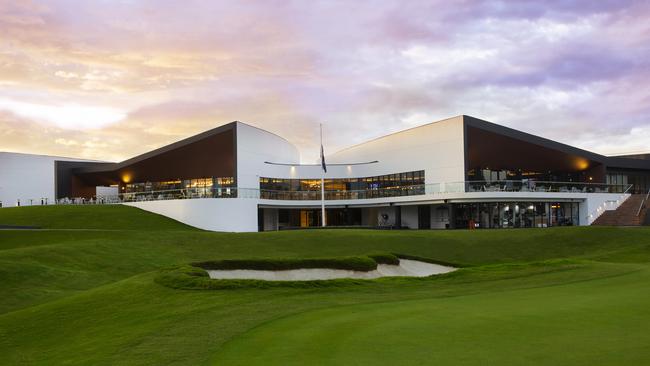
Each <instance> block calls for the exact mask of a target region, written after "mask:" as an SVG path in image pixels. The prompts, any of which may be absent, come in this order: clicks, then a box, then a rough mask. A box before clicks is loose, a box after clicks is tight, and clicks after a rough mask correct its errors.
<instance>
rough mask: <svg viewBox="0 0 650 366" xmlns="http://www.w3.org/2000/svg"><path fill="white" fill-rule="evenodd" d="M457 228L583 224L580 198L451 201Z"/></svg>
mask: <svg viewBox="0 0 650 366" xmlns="http://www.w3.org/2000/svg"><path fill="white" fill-rule="evenodd" d="M451 217H452V225H453V227H454V228H457V229H479V228H486V229H487V228H492V229H496V228H533V227H538V228H541V227H551V226H576V225H579V224H580V204H579V203H578V202H480V203H457V204H454V205H452V215H451Z"/></svg>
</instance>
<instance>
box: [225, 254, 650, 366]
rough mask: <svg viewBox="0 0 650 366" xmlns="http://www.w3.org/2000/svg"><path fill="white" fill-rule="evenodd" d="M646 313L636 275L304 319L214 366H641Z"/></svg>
mask: <svg viewBox="0 0 650 366" xmlns="http://www.w3.org/2000/svg"><path fill="white" fill-rule="evenodd" d="M637 267H638V266H637ZM648 309H650V268H648V267H642V270H639V271H633V272H629V273H627V274H624V275H620V276H614V277H608V278H600V279H594V280H588V281H581V282H575V283H569V284H566V285H555V286H548V287H539V288H533V289H522V290H514V291H512V290H511V291H503V292H500V291H496V292H490V293H482V294H477V295H466V296H457V297H447V298H436V299H424V300H413V301H399V302H384V303H378V304H365V305H353V306H342V307H336V308H330V309H325V310H316V311H309V312H305V313H301V314H298V315H295V316H289V317H286V318H282V319H279V320H276V321H272V322H270V323H266V324H264V325H261V326H259V327H257V328H254V329H253V330H251V331H249V332H247V333H245V334H244V335H242V336H240V337H238V338H235V339H234V340H232V341H230V342H228V343H226V345H225V346H224V348H223V349H222V350H221V351H220V352H218V353H217V355H216V358H215V359H214V364H218V365H316V364H318V365H342V364H347V365H350V364H354V365H423V364H441V365H486V364H494V365H524V364H536V365H560V364H570V365H621V364H630V365H633V364H644V363H646V362H647V355H648V354H649V352H650V332H647V331H644V329H650V317H649V316H648Z"/></svg>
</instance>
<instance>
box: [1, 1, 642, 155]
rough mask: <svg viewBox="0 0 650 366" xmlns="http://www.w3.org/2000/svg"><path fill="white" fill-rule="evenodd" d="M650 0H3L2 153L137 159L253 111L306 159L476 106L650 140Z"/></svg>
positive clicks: (526, 125)
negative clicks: (321, 131) (321, 149)
mask: <svg viewBox="0 0 650 366" xmlns="http://www.w3.org/2000/svg"><path fill="white" fill-rule="evenodd" d="M648 19H650V1H626V0H614V1H610V0H599V1H593V0H590V1H559V0H547V1H525V0H522V1H473V0H459V1H448V0H444V1H437V0H431V1H416V0H410V1H404V0H399V1H388V0H386V1H382V0H373V1H358V0H355V1H351V0H348V1H317V0H309V1H302V0H301V1H274V0H264V1H261V0H260V1H246V0H240V1H208V0H206V1H194V0H183V1H181V0H178V1H166V0H152V1H138V0H129V1H117V0H111V1H100V0H94V1H81V0H79V1H24V0H0V151H13V152H25V153H38V154H48V155H59V156H70V157H80V158H88V159H98V160H107V161H121V160H124V159H126V158H129V157H132V156H135V155H138V154H141V153H144V152H147V151H149V150H152V149H154V148H157V147H160V146H164V145H166V144H168V143H172V142H174V141H177V140H180V139H182V138H185V137H189V136H191V135H194V134H196V133H199V132H202V131H204V130H208V129H211V128H214V127H217V126H219V125H222V124H225V123H228V122H230V121H234V120H238V121H242V122H246V123H249V124H252V125H254V126H257V127H261V128H264V129H266V130H269V131H271V132H274V133H277V134H279V135H281V136H283V137H285V138H286V139H288V140H289V141H291V142H292V143H294V144H295V145H296V146H298V147H299V149H300V150H301V153H302V160H303V161H305V162H312V161H314V160H315V159H316V158H317V156H318V153H319V150H318V144H319V142H318V126H319V123H322V124H323V128H324V140H325V141H324V142H325V150H326V153H332V152H334V151H336V150H338V149H340V148H343V147H346V146H349V145H351V144H356V143H360V142H363V141H365V140H368V139H371V138H375V137H378V136H382V135H385V134H388V133H392V132H396V131H399V130H402V129H406V128H410V127H415V126H418V125H421V124H425V123H429V122H433V121H436V120H440V119H444V118H448V117H452V116H456V115H460V114H466V115H471V116H474V117H478V118H482V119H485V120H488V121H491V122H495V123H498V124H502V125H505V126H508V127H512V128H516V129H519V130H523V131H525V132H529V133H533V134H536V135H540V136H543V137H546V138H550V139H554V140H557V141H561V142H564V143H568V144H571V145H573V146H577V147H581V148H584V149H587V150H591V151H595V152H598V153H602V154H622V153H637V152H650V87H648V86H649V85H650V21H648Z"/></svg>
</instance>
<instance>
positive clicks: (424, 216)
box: [418, 205, 431, 229]
mask: <svg viewBox="0 0 650 366" xmlns="http://www.w3.org/2000/svg"><path fill="white" fill-rule="evenodd" d="M418 229H431V206H428V205H420V206H418Z"/></svg>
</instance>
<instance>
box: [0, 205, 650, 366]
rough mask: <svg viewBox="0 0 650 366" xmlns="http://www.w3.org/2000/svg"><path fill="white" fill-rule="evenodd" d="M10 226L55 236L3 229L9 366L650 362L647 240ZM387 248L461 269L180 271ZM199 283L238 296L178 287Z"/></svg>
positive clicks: (20, 220) (565, 233) (581, 234)
mask: <svg viewBox="0 0 650 366" xmlns="http://www.w3.org/2000/svg"><path fill="white" fill-rule="evenodd" d="M0 224H7V225H9V224H12V225H20V226H42V227H44V228H51V229H56V230H46V231H38V230H34V231H30V230H0V278H1V279H2V280H1V281H0V355H2V358H1V359H0V365H5V364H7V365H63V364H65V365H214V364H218V365H255V364H260V365H273V364H281V365H292V364H296V365H311V364H318V365H340V364H350V363H355V364H371V365H376V366H380V365H383V364H389V365H394V364H400V365H409V364H418V365H421V364H433V363H436V364H441V365H450V364H453V365H482V364H485V363H486V362H487V361H486V360H489V361H490V363H494V364H499V365H504V366H506V365H522V364H526V365H531V364H532V365H563V364H571V365H585V366H586V365H643V364H647V360H648V359H650V349H649V348H648V346H647V345H648V344H650V337H649V336H648V335H649V334H650V333H649V332H648V331H647V329H648V328H650V317H648V316H647V314H648V308H649V307H650V297H649V294H650V228H645V227H642V228H615V227H568V228H548V229H530V230H527V229H521V230H458V231H427V230H423V231H410V230H385V231H384V230H382V231H377V230H305V231H302V230H296V231H283V232H273V233H247V234H234V233H213V232H205V231H201V230H196V229H193V228H190V227H187V226H184V225H182V224H179V223H177V222H174V221H172V220H168V219H165V218H163V217H160V216H157V215H153V214H149V213H147V212H144V211H140V210H138V209H135V208H131V207H120V206H85V207H80V206H70V207H23V208H17V209H14V208H9V209H0ZM86 228H91V229H96V230H80V229H86ZM66 229H70V230H66ZM369 253H379V254H377V255H375V254H372V255H369ZM382 253H408V254H409V256H407V255H403V254H399V255H398V256H402V257H404V258H413V259H417V260H425V261H426V259H427V258H431V259H435V260H430V261H431V262H433V263H439V264H456V266H458V267H469V268H463V269H461V270H458V271H455V272H452V273H448V274H444V275H440V276H435V277H431V278H422V279H419V278H397V277H395V278H383V279H377V280H372V281H368V280H331V281H311V282H307V281H303V282H300V283H297V282H296V283H293V284H287V283H282V284H281V286H277V285H275V284H273V283H269V282H265V281H253V282H256V283H254V284H253V286H252V287H251V285H250V283H246V284H245V285H242V283H241V281H228V282H226V281H221V280H211V279H210V278H209V277H208V276H207V273H206V272H205V270H204V269H202V268H198V267H192V266H190V265H188V263H194V262H198V261H204V260H205V259H206V258H220V259H237V258H250V257H251V255H253V254H254V255H255V256H258V257H260V258H269V259H273V258H279V259H286V258H289V259H291V258H318V257H320V258H344V257H357V256H360V257H364V256H365V257H369V258H371V259H373V260H374V261H375V262H377V263H384V262H390V261H394V258H392V257H391V256H389V255H385V254H382ZM161 269H164V270H161ZM158 283H161V284H166V286H161V285H159V284H158ZM289 286H292V287H289ZM170 287H171V288H170ZM201 287H204V288H214V289H216V288H236V289H237V290H234V291H195V290H192V291H179V290H176V289H175V288H188V289H199V288H201ZM257 288H265V290H264V291H263V292H261V291H259V290H258V289H257ZM377 319H379V320H380V321H378V320H377ZM342 329H343V330H344V331H343V332H342V331H341V330H342ZM467 345H472V347H469V348H468V346H467Z"/></svg>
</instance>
